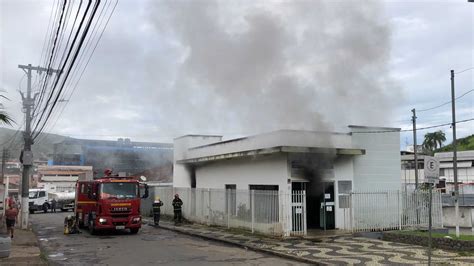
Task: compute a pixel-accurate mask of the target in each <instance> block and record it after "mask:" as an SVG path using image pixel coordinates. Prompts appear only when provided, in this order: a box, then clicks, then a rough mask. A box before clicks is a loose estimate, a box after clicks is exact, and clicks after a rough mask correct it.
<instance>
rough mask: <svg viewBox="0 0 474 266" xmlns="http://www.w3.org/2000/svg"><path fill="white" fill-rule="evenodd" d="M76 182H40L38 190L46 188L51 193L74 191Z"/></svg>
mask: <svg viewBox="0 0 474 266" xmlns="http://www.w3.org/2000/svg"><path fill="white" fill-rule="evenodd" d="M75 187H76V182H64V181H63V182H39V183H38V188H44V189H46V190H47V191H50V192H65V191H74V190H75Z"/></svg>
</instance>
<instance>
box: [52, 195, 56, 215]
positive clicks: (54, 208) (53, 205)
mask: <svg viewBox="0 0 474 266" xmlns="http://www.w3.org/2000/svg"><path fill="white" fill-rule="evenodd" d="M56 203H57V202H56V199H55V198H53V200H52V201H51V212H56Z"/></svg>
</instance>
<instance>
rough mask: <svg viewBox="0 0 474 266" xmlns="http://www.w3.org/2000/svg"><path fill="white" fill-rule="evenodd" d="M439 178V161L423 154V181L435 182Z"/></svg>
mask: <svg viewBox="0 0 474 266" xmlns="http://www.w3.org/2000/svg"><path fill="white" fill-rule="evenodd" d="M438 180H439V161H438V159H436V158H435V157H432V156H425V181H426V182H428V183H436V182H438Z"/></svg>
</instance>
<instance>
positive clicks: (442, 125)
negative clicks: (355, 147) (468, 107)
mask: <svg viewBox="0 0 474 266" xmlns="http://www.w3.org/2000/svg"><path fill="white" fill-rule="evenodd" d="M469 121H474V118H469V119H464V120H459V121H456V124H459V123H465V122H469ZM452 124H453V123H444V124H439V125H434V126H427V127H420V128H417V129H416V130H425V129H431V128H437V127H444V126H450V125H452ZM411 131H413V129H399V130H395V129H394V130H375V131H359V132H352V133H353V134H365V133H367V134H373V133H374V134H375V133H392V132H411Z"/></svg>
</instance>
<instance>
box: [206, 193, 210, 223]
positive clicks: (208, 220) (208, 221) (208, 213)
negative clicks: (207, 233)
mask: <svg viewBox="0 0 474 266" xmlns="http://www.w3.org/2000/svg"><path fill="white" fill-rule="evenodd" d="M207 193H208V197H209V199H208V201H207V225H211V189H210V188H208V189H207Z"/></svg>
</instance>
